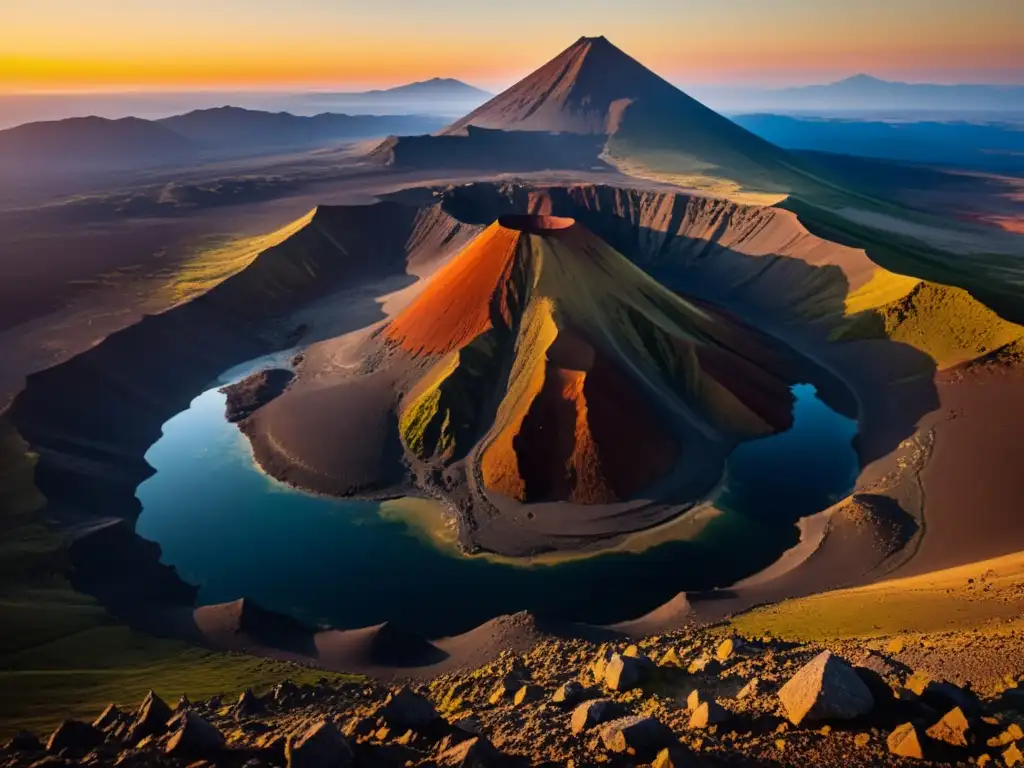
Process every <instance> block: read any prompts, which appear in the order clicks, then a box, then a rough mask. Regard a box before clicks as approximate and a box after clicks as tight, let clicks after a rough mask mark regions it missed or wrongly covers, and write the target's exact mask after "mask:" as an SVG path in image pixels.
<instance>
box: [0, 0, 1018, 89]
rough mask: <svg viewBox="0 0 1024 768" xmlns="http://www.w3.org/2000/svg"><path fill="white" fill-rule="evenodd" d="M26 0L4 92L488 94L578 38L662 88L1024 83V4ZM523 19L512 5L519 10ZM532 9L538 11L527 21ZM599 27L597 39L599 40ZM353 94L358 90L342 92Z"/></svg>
mask: <svg viewBox="0 0 1024 768" xmlns="http://www.w3.org/2000/svg"><path fill="white" fill-rule="evenodd" d="M497 5H498V4H496V3H489V2H483V0H435V2H434V3H432V4H431V6H430V7H429V8H427V7H425V6H423V5H421V4H419V3H418V2H413V0H391V2H389V3H388V4H386V5H381V7H375V6H371V5H370V4H364V3H349V2H342V0H293V2H292V3H291V4H289V6H287V7H286V6H283V5H280V4H277V3H256V2H250V1H249V0H218V2H217V3H215V4H211V3H208V2H205V0H177V2H176V3H174V4H173V5H168V4H164V3H153V2H150V0H92V2H90V3H88V4H85V3H80V2H78V0H34V2H33V3H30V4H15V5H13V6H12V7H11V8H5V11H4V14H5V19H4V25H0V91H3V92H25V91H69V90H87V91H103V90H120V89H125V90H171V89H178V90H181V89H212V88H239V89H254V90H271V89H332V88H334V89H345V88H352V87H353V86H355V87H357V88H367V87H389V86H393V85H398V84H402V83H407V82H410V81H413V80H424V79H428V78H431V77H456V78H458V79H460V80H464V81H466V82H469V83H471V84H474V85H480V86H481V87H485V88H489V89H491V90H495V89H497V88H498V87H502V86H505V85H508V84H511V83H512V82H515V81H516V80H518V79H519V78H521V77H523V76H524V75H526V74H528V73H529V72H530V71H532V70H533V69H535V68H536V67H538V66H540V65H541V64H542V63H544V62H545V61H547V60H548V59H550V58H551V57H552V56H554V55H555V54H557V53H558V52H559V51H560V50H562V49H563V48H565V47H566V46H568V45H570V44H572V43H573V42H574V41H575V40H576V38H578V37H579V36H580V35H581V34H587V35H594V34H602V33H605V34H607V35H608V37H609V38H610V39H611V40H612V42H613V43H615V44H616V45H618V46H619V47H621V48H622V49H623V50H625V51H626V52H627V53H629V54H630V55H632V56H634V57H635V58H637V59H638V60H640V61H641V62H642V63H644V64H646V65H647V66H648V67H650V68H651V69H653V70H654V71H656V72H658V73H659V74H661V75H663V76H665V77H667V78H668V79H670V80H682V81H687V82H719V83H727V82H740V81H744V80H746V81H748V82H749V81H751V80H756V79H762V80H765V79H767V80H772V79H773V78H774V79H775V80H776V81H779V82H782V81H785V82H788V83H796V82H801V81H803V82H812V81H819V82H820V81H821V80H822V78H823V77H824V78H827V77H829V76H833V77H841V76H845V75H849V74H854V73H856V72H869V73H871V74H876V75H878V76H883V77H885V76H888V77H892V78H894V79H898V78H899V77H901V76H906V75H907V74H908V73H919V74H920V77H919V78H918V79H928V78H929V76H930V75H929V73H931V74H932V75H934V74H935V73H942V74H941V77H943V78H945V79H946V80H947V81H948V80H959V81H962V82H963V81H972V80H973V81H977V79H978V78H979V75H980V74H982V73H994V74H995V76H996V77H997V78H998V79H1006V80H1017V81H1018V82H1020V81H1024V34H1022V32H1021V30H1024V2H1019V0H975V2H974V3H972V4H971V7H970V8H967V7H966V4H965V6H964V7H955V6H953V5H948V4H947V5H942V6H939V5H938V4H937V3H936V2H934V0H884V1H883V0H860V1H859V2H857V3H853V2H851V3H843V4H842V5H839V4H828V3H826V4H822V3H820V0H819V2H812V0H776V1H775V2H773V3H762V2H759V1H758V2H754V0H732V2H730V3H728V4H720V5H711V6H708V7H705V6H703V5H702V6H695V5H693V4H691V3H683V2H679V3H677V4H672V5H671V6H669V7H666V5H665V3H664V0H632V2H631V4H630V5H631V7H630V9H628V11H627V10H625V9H623V8H621V7H618V6H614V7H612V6H609V5H607V4H605V3H602V2H598V1H597V0H592V1H591V2H586V3H584V2H582V0H580V1H579V2H577V0H563V2H562V3H560V4H555V5H554V6H552V4H551V3H550V2H549V0H548V1H543V0H518V5H517V7H519V10H520V12H519V13H516V14H506V13H504V12H503V11H502V9H501V7H497ZM520 6H521V7H520ZM531 10H532V11H534V12H535V13H543V14H544V19H545V24H544V25H538V24H536V22H535V18H534V16H533V15H532V14H531ZM595 27H596V28H595ZM353 89H355V88H353Z"/></svg>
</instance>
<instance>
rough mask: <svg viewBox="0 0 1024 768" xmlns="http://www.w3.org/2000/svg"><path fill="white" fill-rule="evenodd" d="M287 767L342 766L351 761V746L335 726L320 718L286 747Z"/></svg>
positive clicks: (332, 767) (318, 767) (334, 767)
mask: <svg viewBox="0 0 1024 768" xmlns="http://www.w3.org/2000/svg"><path fill="white" fill-rule="evenodd" d="M285 751H286V754H287V759H288V768H343V766H346V765H348V764H349V763H351V762H352V748H351V747H350V746H349V745H348V742H347V741H345V737H344V736H342V735H341V733H340V732H339V731H338V729H337V728H335V727H334V725H333V724H331V723H330V722H328V721H327V720H321V721H320V722H318V723H316V724H315V725H313V726H312V727H310V728H309V730H307V731H306V732H305V733H303V734H302V735H301V736H300V737H298V738H297V739H295V740H289V742H288V746H287V748H286V750H285Z"/></svg>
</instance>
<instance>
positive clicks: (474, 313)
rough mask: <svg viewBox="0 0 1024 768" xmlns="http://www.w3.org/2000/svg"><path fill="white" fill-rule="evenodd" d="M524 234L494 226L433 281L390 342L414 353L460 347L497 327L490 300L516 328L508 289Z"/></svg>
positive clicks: (388, 334)
mask: <svg viewBox="0 0 1024 768" xmlns="http://www.w3.org/2000/svg"><path fill="white" fill-rule="evenodd" d="M518 246H519V233H518V232H517V231H515V230H509V229H502V228H499V227H490V228H489V229H487V230H486V231H485V232H483V233H482V234H481V235H480V236H479V237H478V238H476V240H474V241H473V242H472V243H471V244H470V245H469V246H468V247H467V248H466V250H465V251H463V252H462V254H460V255H459V257H458V258H457V259H454V260H452V261H451V262H449V263H448V264H447V265H445V266H444V267H443V268H442V269H441V270H439V271H438V272H437V274H436V275H435V276H434V277H433V278H432V279H431V281H430V283H429V284H428V285H427V286H426V288H425V289H424V291H423V293H421V294H420V295H419V296H418V297H417V298H416V300H415V301H413V303H412V304H410V305H409V307H407V308H406V310H405V311H404V312H402V313H401V315H399V316H398V317H396V318H395V319H394V320H393V321H392V322H391V324H390V325H388V328H387V330H386V331H385V338H386V339H388V340H389V341H393V342H396V343H397V344H399V345H400V346H401V347H402V349H404V350H405V351H407V352H411V353H413V354H424V355H438V354H445V353H447V352H451V351H452V350H455V349H460V348H462V347H464V346H465V345H466V344H468V343H469V342H470V341H472V340H473V339H475V338H476V337H477V336H479V335H481V334H482V333H484V332H486V331H488V330H490V329H491V327H492V321H491V299H492V297H494V296H495V295H497V296H499V297H500V301H501V305H500V306H499V307H498V311H499V313H500V314H501V317H502V318H503V319H504V320H505V322H506V324H508V325H511V323H512V313H511V311H510V309H509V307H508V305H507V303H505V302H506V297H507V296H508V293H509V292H508V291H507V290H505V286H506V285H507V284H508V282H509V280H510V276H511V270H512V265H513V263H514V261H515V260H514V259H513V258H512V257H513V255H514V254H515V250H516V248H517V247H518Z"/></svg>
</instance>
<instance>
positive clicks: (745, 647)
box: [715, 635, 753, 662]
mask: <svg viewBox="0 0 1024 768" xmlns="http://www.w3.org/2000/svg"><path fill="white" fill-rule="evenodd" d="M749 655H753V648H751V647H750V645H749V644H748V643H747V642H746V641H745V640H744V639H743V638H741V637H737V636H736V635H733V636H731V637H727V638H725V640H723V641H722V642H720V643H719V644H718V647H717V648H715V659H716V660H718V661H720V662H726V661H729V660H730V659H734V658H735V657H737V656H749Z"/></svg>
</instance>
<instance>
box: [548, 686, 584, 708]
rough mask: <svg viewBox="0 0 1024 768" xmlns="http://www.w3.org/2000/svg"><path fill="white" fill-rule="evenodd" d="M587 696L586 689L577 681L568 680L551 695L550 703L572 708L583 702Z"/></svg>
mask: <svg viewBox="0 0 1024 768" xmlns="http://www.w3.org/2000/svg"><path fill="white" fill-rule="evenodd" d="M586 695H587V689H586V688H584V687H583V684H582V683H580V682H579V681H578V680H570V681H569V682H567V683H565V684H564V685H561V686H559V687H558V689H557V690H556V691H555V692H554V694H552V696H551V701H553V702H554V703H555V704H560V705H561V706H563V707H572V706H575V705H576V704H578V703H579V702H581V701H583V699H584V698H585V697H586Z"/></svg>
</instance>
